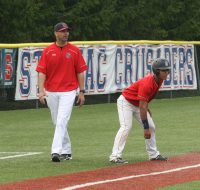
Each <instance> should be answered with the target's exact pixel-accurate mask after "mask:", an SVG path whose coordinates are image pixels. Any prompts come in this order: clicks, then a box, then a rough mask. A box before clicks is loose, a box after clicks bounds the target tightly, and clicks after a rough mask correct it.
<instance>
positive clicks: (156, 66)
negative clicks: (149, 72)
mask: <svg viewBox="0 0 200 190" xmlns="http://www.w3.org/2000/svg"><path fill="white" fill-rule="evenodd" d="M152 69H153V73H154V74H156V75H159V73H160V70H170V69H171V66H170V64H169V61H167V60H166V59H162V58H157V59H155V60H154V61H153V64H152Z"/></svg>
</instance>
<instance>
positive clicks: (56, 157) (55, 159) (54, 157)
mask: <svg viewBox="0 0 200 190" xmlns="http://www.w3.org/2000/svg"><path fill="white" fill-rule="evenodd" d="M51 160H52V162H60V155H59V154H57V153H53V154H52V155H51Z"/></svg>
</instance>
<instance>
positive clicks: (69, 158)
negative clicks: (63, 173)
mask: <svg viewBox="0 0 200 190" xmlns="http://www.w3.org/2000/svg"><path fill="white" fill-rule="evenodd" d="M60 159H61V160H72V155H71V154H61V156H60Z"/></svg>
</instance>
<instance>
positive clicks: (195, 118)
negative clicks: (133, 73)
mask: <svg viewBox="0 0 200 190" xmlns="http://www.w3.org/2000/svg"><path fill="white" fill-rule="evenodd" d="M88 98H89V97H88ZM150 109H151V110H152V114H153V118H154V121H155V123H156V126H157V129H156V136H157V145H158V148H159V150H160V152H161V153H163V154H164V155H166V156H174V155H180V154H185V153H188V152H195V151H199V150H200V149H199V144H200V143H199V117H200V97H193V98H179V99H168V100H154V101H153V102H152V103H151V104H150ZM118 128H119V123H118V115H117V108H116V104H98V105H85V106H84V107H82V108H79V107H75V108H74V109H73V113H72V117H71V120H70V123H69V133H70V137H71V141H72V151H73V160H71V161H69V162H61V163H59V164H58V163H52V162H51V161H50V149H51V143H52V138H53V132H54V128H53V125H52V122H51V118H50V113H49V110H48V109H46V108H42V109H30V110H17V111H1V112H0V152H43V153H42V154H39V155H33V156H26V157H19V158H13V159H4V160H0V168H1V172H0V183H9V182H14V181H22V180H25V179H30V178H39V177H46V176H54V175H59V174H66V173H74V172H79V171H87V170H94V169H97V168H103V167H104V168H105V167H112V166H113V165H112V164H110V163H109V162H108V157H109V155H110V153H111V150H112V146H113V141H114V137H115V135H116V132H117V130H118ZM3 156H5V155H4V154H2V153H0V157H3ZM6 156H7V155H6ZM123 157H124V158H125V159H128V160H129V163H136V162H142V161H145V160H147V159H148V158H147V154H146V150H145V145H144V139H143V130H142V129H141V127H139V126H138V124H137V123H136V122H135V123H134V126H133V129H132V130H131V132H130V135H129V138H128V141H127V144H126V147H125V150H124V154H123ZM196 183H199V182H196ZM196 183H195V184H196ZM186 185H187V184H186ZM174 188H175V187H174ZM169 189H170V188H169ZM175 189H176V188H175ZM177 189H178V187H177ZM183 189H184V188H183ZM167 190H168V189H167ZM172 190H174V189H173V188H172Z"/></svg>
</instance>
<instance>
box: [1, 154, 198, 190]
mask: <svg viewBox="0 0 200 190" xmlns="http://www.w3.org/2000/svg"><path fill="white" fill-rule="evenodd" d="M194 180H200V153H191V154H186V155H181V156H176V157H172V158H170V159H169V160H168V161H166V162H161V161H147V162H141V163H136V164H127V165H117V166H115V165H114V166H113V167H109V168H105V169H98V170H94V171H88V172H80V173H74V174H66V175H59V176H54V177H53V176H50V177H45V178H39V179H32V180H26V181H22V182H16V183H11V184H3V185H0V190H13V189H15V190H36V189H41V190H55V189H63V190H69V189H70V190H73V189H81V190H86V189H87V190H88V189H92V190H102V189H104V190H120V189H127V190H129V189H131V190H144V189H145V190H153V189H157V188H159V187H164V186H167V185H175V184H178V183H185V182H189V181H194Z"/></svg>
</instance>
